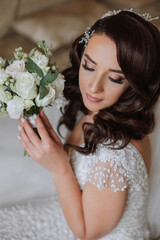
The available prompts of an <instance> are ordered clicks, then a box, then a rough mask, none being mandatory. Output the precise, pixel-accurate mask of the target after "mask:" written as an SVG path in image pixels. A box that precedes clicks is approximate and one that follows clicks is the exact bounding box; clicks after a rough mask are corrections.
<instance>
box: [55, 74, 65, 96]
mask: <svg viewBox="0 0 160 240" xmlns="http://www.w3.org/2000/svg"><path fill="white" fill-rule="evenodd" d="M64 83H65V80H64V76H63V75H62V74H60V73H59V74H58V77H57V79H56V80H55V81H53V83H52V86H54V87H55V89H56V98H61V97H62V96H63V90H64Z"/></svg>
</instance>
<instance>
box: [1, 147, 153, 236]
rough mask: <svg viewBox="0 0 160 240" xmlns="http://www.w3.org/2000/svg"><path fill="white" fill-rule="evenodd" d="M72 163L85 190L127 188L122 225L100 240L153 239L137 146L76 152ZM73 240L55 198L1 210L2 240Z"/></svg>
mask: <svg viewBox="0 0 160 240" xmlns="http://www.w3.org/2000/svg"><path fill="white" fill-rule="evenodd" d="M70 162H71V164H72V167H73V170H74V172H75V175H76V178H77V181H78V183H79V186H80V188H81V189H82V190H83V188H84V185H85V183H86V182H87V181H89V182H91V183H92V184H94V185H95V186H96V187H97V188H98V189H99V190H101V189H103V188H106V189H107V188H111V189H112V190H113V191H114V192H116V191H124V189H125V188H127V187H128V199H127V204H126V208H125V211H124V214H123V216H122V218H121V220H120V222H119V224H118V225H117V227H116V228H115V229H114V230H113V231H112V232H111V233H110V234H108V235H106V236H105V237H103V238H101V239H103V240H148V239H150V231H149V228H148V224H147V221H146V200H147V196H148V174H147V171H146V167H145V164H144V161H143V158H142V156H141V154H140V153H139V151H138V150H137V148H135V147H134V145H132V144H131V143H129V144H128V145H127V146H126V147H125V148H123V149H120V150H113V149H111V148H110V147H109V146H104V145H102V144H99V145H98V148H97V150H96V153H95V154H90V155H88V156H84V155H81V154H80V153H78V152H76V151H73V152H72V155H71V158H70ZM68 197H69V196H68ZM106 224H107V223H106ZM72 239H78V238H77V237H75V236H74V235H73V233H72V232H71V230H70V229H69V227H68V225H67V222H66V220H65V218H64V216H63V212H62V209H61V206H60V204H59V201H58V199H57V197H56V196H53V197H50V198H44V199H37V200H32V201H30V202H28V203H26V204H19V205H16V206H11V207H8V208H3V209H0V240H72Z"/></svg>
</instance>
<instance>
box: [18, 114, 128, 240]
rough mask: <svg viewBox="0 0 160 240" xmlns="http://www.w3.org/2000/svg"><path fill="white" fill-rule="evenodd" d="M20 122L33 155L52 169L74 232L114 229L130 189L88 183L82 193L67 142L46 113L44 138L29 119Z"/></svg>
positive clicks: (99, 233)
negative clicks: (62, 138) (101, 186)
mask: <svg viewBox="0 0 160 240" xmlns="http://www.w3.org/2000/svg"><path fill="white" fill-rule="evenodd" d="M20 124H21V128H22V130H21V133H20V141H21V143H22V145H23V147H24V148H25V149H26V151H27V153H28V154H29V155H30V157H31V158H32V159H33V160H35V161H36V162H37V163H39V164H41V165H42V166H44V167H45V168H47V169H48V170H49V171H50V173H51V175H52V177H53V180H54V183H55V187H56V190H57V194H58V197H59V201H60V204H61V207H62V209H63V213H64V216H65V218H66V220H67V222H68V225H69V227H70V229H71V230H72V232H73V233H74V234H75V235H76V236H77V237H78V238H80V239H86V240H87V239H97V238H100V237H103V236H104V235H106V234H108V233H109V232H110V231H112V229H113V228H115V226H116V225H117V223H118V222H119V220H120V218H121V216H122V214H123V211H124V207H125V204H126V198H127V190H125V191H123V192H121V191H118V192H116V193H115V192H113V191H112V190H110V189H103V190H101V191H99V190H98V189H97V188H96V187H95V186H93V185H92V184H91V183H87V184H86V185H85V187H84V190H83V193H82V192H81V190H80V188H79V185H78V182H77V179H76V177H75V175H74V173H73V170H72V168H71V165H70V163H69V160H68V157H67V154H66V152H65V151H64V149H63V144H62V142H61V140H60V139H59V137H58V136H57V135H56V133H55V132H54V130H53V129H52V126H51V125H50V123H49V121H48V119H47V118H46V116H45V115H44V113H41V114H40V116H38V117H37V119H36V125H37V129H38V132H39V135H40V138H39V137H38V136H37V135H36V134H35V133H34V131H33V129H32V128H31V126H30V124H29V123H28V121H27V120H26V119H24V122H22V121H20ZM53 214H54V213H53Z"/></svg>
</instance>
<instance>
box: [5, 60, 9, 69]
mask: <svg viewBox="0 0 160 240" xmlns="http://www.w3.org/2000/svg"><path fill="white" fill-rule="evenodd" d="M8 66H9V61H8V60H6V61H5V68H6V67H8Z"/></svg>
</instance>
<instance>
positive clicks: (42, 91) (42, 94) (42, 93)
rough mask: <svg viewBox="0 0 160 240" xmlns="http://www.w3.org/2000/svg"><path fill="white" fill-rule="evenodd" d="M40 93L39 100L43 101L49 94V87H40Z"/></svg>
mask: <svg viewBox="0 0 160 240" xmlns="http://www.w3.org/2000/svg"><path fill="white" fill-rule="evenodd" d="M39 93H40V97H39V100H41V99H43V98H44V97H45V96H47V94H48V93H49V89H48V88H47V87H45V86H44V85H43V86H40V89H39Z"/></svg>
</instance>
